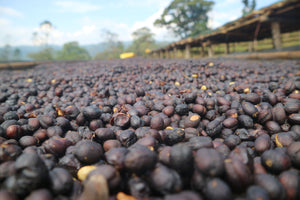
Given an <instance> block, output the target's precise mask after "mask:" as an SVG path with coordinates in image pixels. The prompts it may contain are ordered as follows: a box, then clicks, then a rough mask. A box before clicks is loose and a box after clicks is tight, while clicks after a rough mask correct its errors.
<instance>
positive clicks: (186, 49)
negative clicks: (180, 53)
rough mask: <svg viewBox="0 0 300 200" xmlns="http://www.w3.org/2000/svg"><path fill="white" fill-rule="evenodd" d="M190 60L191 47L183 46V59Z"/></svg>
mask: <svg viewBox="0 0 300 200" xmlns="http://www.w3.org/2000/svg"><path fill="white" fill-rule="evenodd" d="M189 58H191V45H190V44H186V45H185V59H189Z"/></svg>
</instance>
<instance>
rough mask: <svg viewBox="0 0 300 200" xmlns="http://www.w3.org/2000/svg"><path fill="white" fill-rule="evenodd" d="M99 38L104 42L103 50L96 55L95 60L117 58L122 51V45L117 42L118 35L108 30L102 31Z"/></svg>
mask: <svg viewBox="0 0 300 200" xmlns="http://www.w3.org/2000/svg"><path fill="white" fill-rule="evenodd" d="M101 37H102V38H103V39H104V41H105V50H104V51H102V52H99V53H97V54H96V56H95V59H114V58H119V56H120V54H121V53H122V52H123V51H124V45H123V43H122V42H121V41H119V40H118V34H116V33H113V32H111V31H110V30H106V29H104V30H102V34H101Z"/></svg>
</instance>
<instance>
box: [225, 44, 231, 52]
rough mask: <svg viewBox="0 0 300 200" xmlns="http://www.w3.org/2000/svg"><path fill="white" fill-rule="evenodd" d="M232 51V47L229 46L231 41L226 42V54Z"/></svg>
mask: <svg viewBox="0 0 300 200" xmlns="http://www.w3.org/2000/svg"><path fill="white" fill-rule="evenodd" d="M229 53H230V47H229V42H226V43H225V54H229Z"/></svg>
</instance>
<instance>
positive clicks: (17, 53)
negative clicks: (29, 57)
mask: <svg viewBox="0 0 300 200" xmlns="http://www.w3.org/2000/svg"><path fill="white" fill-rule="evenodd" d="M13 60H21V50H20V49H19V48H16V49H15V50H14V53H13Z"/></svg>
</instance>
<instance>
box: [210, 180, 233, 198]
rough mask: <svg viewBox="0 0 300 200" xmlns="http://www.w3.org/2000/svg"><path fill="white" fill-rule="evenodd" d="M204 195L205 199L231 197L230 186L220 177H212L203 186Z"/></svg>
mask: <svg viewBox="0 0 300 200" xmlns="http://www.w3.org/2000/svg"><path fill="white" fill-rule="evenodd" d="M204 191H205V196H206V198H207V199H210V200H213V199H226V200H227V199H228V200H229V199H232V198H233V195H232V192H231V189H230V187H229V186H228V185H227V184H226V183H225V182H224V181H222V180H221V179H219V178H213V179H211V180H209V181H208V182H207V184H206V186H205V190H204Z"/></svg>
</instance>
